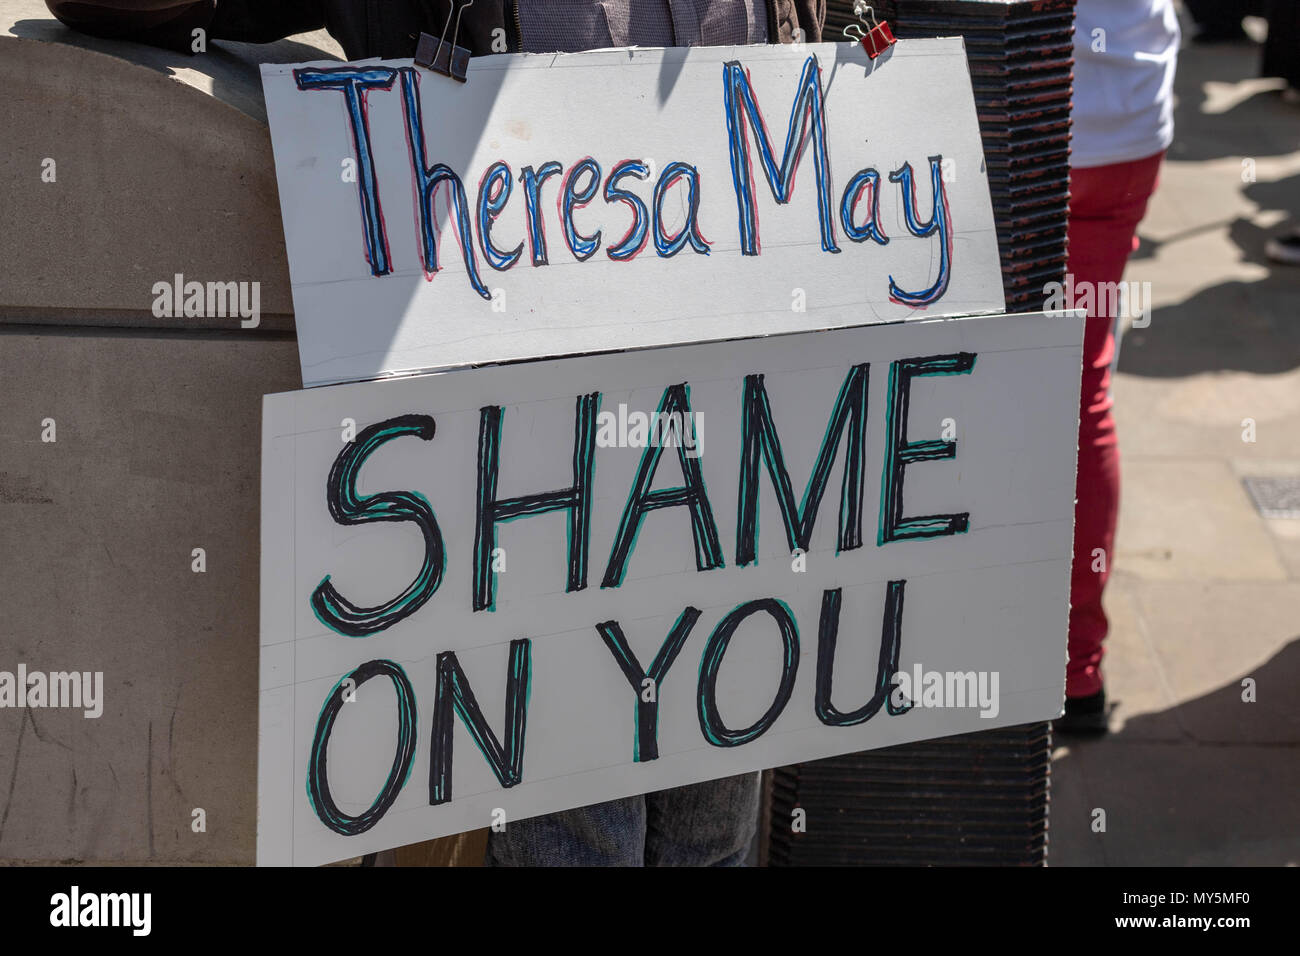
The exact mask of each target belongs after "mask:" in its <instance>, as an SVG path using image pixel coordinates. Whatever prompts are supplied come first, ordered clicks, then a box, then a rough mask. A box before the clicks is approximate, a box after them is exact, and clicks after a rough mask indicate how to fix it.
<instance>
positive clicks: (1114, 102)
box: [1056, 0, 1180, 734]
mask: <svg viewBox="0 0 1300 956" xmlns="http://www.w3.org/2000/svg"><path fill="white" fill-rule="evenodd" d="M1074 26H1075V29H1074V105H1073V110H1072V119H1073V124H1074V130H1073V141H1072V154H1071V157H1070V215H1069V250H1070V251H1069V261H1068V264H1067V266H1066V268H1067V271H1068V272H1069V273H1070V275H1071V276H1072V277H1073V283H1074V284H1073V288H1074V295H1075V297H1076V298H1075V301H1079V299H1078V296H1079V295H1080V292H1081V291H1082V290H1084V289H1087V288H1090V289H1091V292H1092V294H1091V296H1090V297H1089V298H1088V299H1087V300H1084V301H1085V302H1088V301H1090V302H1092V303H1093V306H1092V308H1090V310H1089V313H1088V321H1087V326H1086V329H1085V332H1084V339H1083V382H1082V388H1081V396H1080V406H1079V474H1078V479H1077V485H1076V489H1077V503H1076V505H1075V518H1074V568H1073V571H1072V575H1071V581H1070V632H1069V663H1068V666H1067V668H1066V679H1065V713H1064V715H1063V716H1062V717H1061V718H1060V719H1059V720H1058V721H1057V723H1056V726H1057V729H1058V730H1061V731H1063V732H1066V733H1093V734H1099V733H1105V731H1106V729H1107V725H1106V692H1105V689H1104V687H1103V684H1102V676H1101V659H1102V653H1103V648H1102V644H1103V641H1104V640H1105V638H1106V633H1107V629H1108V622H1107V619H1106V612H1105V611H1104V610H1103V608H1102V602H1101V597H1102V590H1103V588H1104V587H1105V585H1106V580H1107V578H1108V577H1109V575H1110V567H1111V562H1112V560H1113V556H1114V552H1113V546H1114V541H1115V524H1116V519H1117V518H1118V515H1119V447H1118V444H1117V441H1116V435H1115V421H1114V418H1113V417H1112V416H1111V394H1110V390H1111V372H1112V367H1113V365H1114V359H1115V356H1116V354H1117V351H1116V350H1117V347H1118V346H1117V335H1118V332H1119V327H1118V326H1119V314H1118V309H1117V308H1116V307H1115V297H1114V296H1112V295H1110V294H1109V290H1113V289H1115V288H1116V286H1115V285H1113V284H1112V283H1118V282H1119V281H1120V280H1121V279H1122V278H1123V275H1124V266H1125V264H1126V263H1127V262H1128V257H1129V255H1130V254H1131V253H1132V252H1133V251H1134V249H1135V248H1136V241H1137V240H1136V236H1137V226H1138V223H1139V222H1141V221H1142V217H1143V216H1144V215H1145V214H1146V208H1147V201H1148V200H1149V199H1150V198H1151V194H1152V192H1153V191H1154V190H1155V186H1156V177H1157V173H1158V172H1159V169H1160V163H1161V160H1162V159H1163V158H1164V154H1165V150H1166V149H1168V147H1169V144H1170V142H1171V141H1172V140H1173V135H1174V117H1173V85H1174V69H1175V64H1176V61H1177V56H1178V44H1179V40H1180V35H1179V28H1178V17H1177V14H1176V13H1175V11H1174V4H1173V0H1079V4H1078V7H1077V8H1076V14H1075V25H1074Z"/></svg>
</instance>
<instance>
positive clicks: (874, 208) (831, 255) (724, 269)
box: [262, 38, 1004, 386]
mask: <svg viewBox="0 0 1300 956" xmlns="http://www.w3.org/2000/svg"><path fill="white" fill-rule="evenodd" d="M262 77H263V84H264V87H265V92H266V107H267V115H268V117H269V120H270V127H271V137H272V142H273V145H274V150H275V165H276V176H277V179H278V182H279V189H280V203H281V210H282V214H283V220H284V231H285V240H286V243H287V246H288V253H289V268H290V275H291V278H292V282H293V298H294V309H295V315H296V322H297V330H298V342H299V349H300V354H301V359H302V374H303V381H304V384H306V385H308V386H311V385H318V384H323V383H333V382H344V381H358V380H361V379H366V378H375V377H381V376H385V375H390V374H398V373H410V372H418V371H427V370H431V369H439V368H448V367H452V366H456V365H461V364H468V363H485V362H497V361H506V360H512V359H520V358H532V357H539V356H546V355H562V354H576V353H581V352H592V351H607V350H618V349H623V348H635V347H644V346H655V345H667V344H675V343H679V342H700V341H709V340H719V339H726V338H736V337H742V336H751V335H761V334H769V333H782V332H791V331H799V330H811V329H819V328H834V327H843V326H850V325H859V324H864V323H871V322H885V321H900V320H909V319H914V318H931V317H934V316H936V315H961V314H976V313H995V312H1001V311H1002V310H1003V307H1004V300H1003V293H1002V283H1001V277H1000V270H999V262H998V249H997V236H996V233H995V229H994V223H993V213H992V208H991V206H990V202H989V192H988V180H987V176H986V173H985V169H984V159H983V150H982V147H981V141H980V134H979V128H978V125H977V121H976V115H975V103H974V98H973V95H972V93H971V81H970V75H969V72H968V68H967V63H966V56H965V52H964V48H963V45H962V41H961V39H960V38H954V39H940V40H912V41H904V42H900V43H899V44H898V45H897V46H896V47H894V48H893V49H891V50H890V51H889V53H888V54H887V55H886V56H883V57H881V58H880V59H879V60H876V61H874V62H873V61H871V60H869V59H868V58H867V55H866V53H865V52H864V51H863V49H862V47H861V46H860V45H859V44H858V43H854V42H845V43H834V44H832V43H824V44H807V45H759V46H744V47H694V48H679V49H623V50H607V51H601V52H592V53H573V54H556V55H546V56H540V55H525V54H501V55H496V56H486V57H479V58H475V59H473V60H472V61H471V62H470V68H469V79H468V82H466V83H464V84H461V83H456V82H453V81H451V80H448V79H446V78H445V77H442V76H439V75H437V74H432V73H428V72H427V71H424V70H422V69H417V68H415V67H413V66H412V64H411V61H409V60H404V61H391V62H387V61H385V62H379V61H371V62H365V63H359V64H339V63H316V64H301V65H297V66H284V65H270V64H268V65H264V66H263V67H262Z"/></svg>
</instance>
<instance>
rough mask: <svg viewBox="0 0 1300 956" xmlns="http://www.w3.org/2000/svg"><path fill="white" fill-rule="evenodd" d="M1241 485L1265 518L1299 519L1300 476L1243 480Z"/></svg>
mask: <svg viewBox="0 0 1300 956" xmlns="http://www.w3.org/2000/svg"><path fill="white" fill-rule="evenodd" d="M1242 483H1243V484H1244V485H1245V486H1246V490H1247V491H1249V492H1250V497H1251V499H1252V500H1253V501H1254V502H1255V509H1256V510H1257V511H1258V512H1259V513H1260V514H1261V515H1262V516H1264V517H1265V518H1300V476H1293V477H1288V478H1243V479H1242Z"/></svg>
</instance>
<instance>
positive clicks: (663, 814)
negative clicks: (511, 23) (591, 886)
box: [486, 0, 826, 866]
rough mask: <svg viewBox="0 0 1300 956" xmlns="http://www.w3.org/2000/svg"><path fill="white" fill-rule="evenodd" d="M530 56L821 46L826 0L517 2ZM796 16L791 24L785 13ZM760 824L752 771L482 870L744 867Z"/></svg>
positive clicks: (530, 846) (560, 833) (680, 791)
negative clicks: (617, 49) (794, 43)
mask: <svg viewBox="0 0 1300 956" xmlns="http://www.w3.org/2000/svg"><path fill="white" fill-rule="evenodd" d="M517 10H518V13H519V33H520V40H521V46H522V49H523V51H524V52H527V53H550V52H577V51H579V50H588V49H596V48H599V47H607V46H722V45H731V44H745V43H763V42H767V41H769V40H770V41H771V42H777V40H778V39H781V40H799V39H803V40H804V41H806V42H810V43H815V42H817V41H818V40H820V39H821V32H822V26H823V23H824V21H825V15H826V7H825V0H806V2H803V0H801V2H800V3H797V4H795V6H794V7H793V8H791V7H789V6H788V5H787V4H781V3H771V4H769V3H765V2H764V0H684V2H683V0H636V2H635V3H633V2H632V0H613V2H610V0H604V2H597V0H563V2H559V3H556V2H540V0H520V2H519V3H518V6H517ZM792 14H796V15H797V22H795V21H794V20H792V19H791V15H792ZM757 821H758V774H756V773H749V774H742V775H740V776H738V777H727V778H724V779H722V780H710V781H707V782H705V783H698V784H693V785H691V786H686V787H674V788H672V789H669V790H661V791H659V792H657V793H648V794H644V795H640V796H635V797H628V798H627V799H624V800H613V801H610V802H608V803H601V804H596V805H595V806H590V807H580V808H578V809H576V810H566V811H563V812H561V813H550V814H545V815H543V816H540V817H532V818H530V819H527V820H519V821H512V822H510V823H509V824H508V825H507V826H506V828H505V829H504V831H502V832H500V833H496V832H493V833H491V834H490V835H489V836H488V847H487V860H486V862H487V864H488V865H489V866H743V865H744V863H745V860H746V857H747V856H748V854H749V846H750V843H751V842H752V841H753V838H754V829H755V825H756V824H757Z"/></svg>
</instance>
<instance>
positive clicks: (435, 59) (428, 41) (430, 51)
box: [415, 0, 474, 83]
mask: <svg viewBox="0 0 1300 956" xmlns="http://www.w3.org/2000/svg"><path fill="white" fill-rule="evenodd" d="M472 6H474V0H469V2H468V3H461V2H460V0H451V6H450V8H448V10H447V22H446V23H445V24H443V27H442V36H440V37H437V38H434V37H433V36H431V35H429V34H428V33H421V34H420V39H419V41H418V42H417V43H416V45H415V62H416V63H417V64H418V65H420V66H422V67H424V68H425V69H426V70H432V71H433V72H434V73H441V74H442V75H443V76H449V77H451V78H452V79H453V80H459V81H460V82H462V83H464V82H465V80H466V76H465V74H466V71H467V70H468V69H469V50H467V49H465V48H464V47H463V46H457V45H456V38H457V37H458V36H459V35H460V15H461V14H462V13H464V12H465V10H466V9H467V8H468V7H472ZM453 18H454V19H455V25H454V26H453V24H452V20H453ZM448 30H451V39H450V40H448V39H447V31H448Z"/></svg>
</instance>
